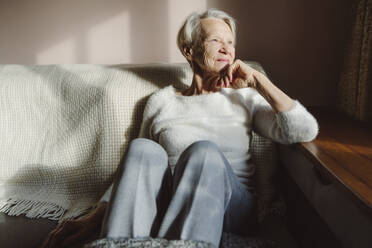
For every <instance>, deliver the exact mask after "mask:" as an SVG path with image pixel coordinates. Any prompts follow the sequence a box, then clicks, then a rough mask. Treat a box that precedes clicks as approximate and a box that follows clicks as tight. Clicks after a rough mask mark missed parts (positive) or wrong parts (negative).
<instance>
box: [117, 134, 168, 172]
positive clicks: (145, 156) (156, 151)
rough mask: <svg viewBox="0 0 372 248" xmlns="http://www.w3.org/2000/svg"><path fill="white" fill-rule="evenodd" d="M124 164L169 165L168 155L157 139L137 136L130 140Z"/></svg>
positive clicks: (138, 165) (137, 165)
mask: <svg viewBox="0 0 372 248" xmlns="http://www.w3.org/2000/svg"><path fill="white" fill-rule="evenodd" d="M124 161H125V162H124ZM122 164H123V165H124V164H126V165H125V166H128V165H133V166H136V167H140V166H147V165H148V166H156V165H162V166H163V167H166V166H167V165H168V155H167V153H166V151H165V150H164V149H163V147H162V146H161V145H159V144H158V143H156V142H155V141H152V140H150V139H144V138H137V139H134V140H132V141H131V142H130V144H129V146H128V150H127V152H126V155H125V158H124V160H123V163H122Z"/></svg>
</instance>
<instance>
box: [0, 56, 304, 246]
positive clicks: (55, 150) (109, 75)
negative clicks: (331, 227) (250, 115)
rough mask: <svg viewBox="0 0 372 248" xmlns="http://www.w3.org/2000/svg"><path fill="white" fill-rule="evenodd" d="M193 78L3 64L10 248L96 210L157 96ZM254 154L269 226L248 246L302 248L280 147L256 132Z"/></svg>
mask: <svg viewBox="0 0 372 248" xmlns="http://www.w3.org/2000/svg"><path fill="white" fill-rule="evenodd" d="M246 63H248V64H249V65H250V66H252V67H253V68H255V69H257V70H260V71H262V72H264V70H263V68H262V67H261V65H260V64H258V63H257V62H253V61H247V62H246ZM264 73H265V72H264ZM191 79H192V71H191V69H190V68H189V66H188V64H186V63H179V64H137V65H133V64H127V65H84V64H76V65H35V66H31V65H0V166H1V167H0V168H1V170H0V184H1V185H2V187H1V189H0V212H1V213H0V244H1V247H39V246H40V244H41V243H42V241H43V239H44V238H45V237H46V235H47V234H48V233H49V232H50V231H51V230H52V229H53V228H55V227H56V225H58V223H59V222H61V221H62V220H63V219H70V218H78V217H80V216H83V215H84V214H85V213H86V212H87V211H89V210H90V209H91V208H92V206H94V204H95V203H96V202H97V201H98V199H99V198H100V197H101V196H102V194H103V193H104V191H105V189H106V188H107V187H108V186H109V185H110V183H111V182H112V178H113V175H114V173H115V169H116V166H117V165H118V163H119V161H120V158H121V156H122V155H123V153H124V152H125V149H126V147H127V145H128V143H129V142H130V141H131V140H132V139H134V138H135V137H137V135H138V132H139V127H140V123H141V119H142V112H143V109H144V106H145V104H146V101H147V99H148V97H149V96H150V95H151V93H153V92H154V91H155V90H157V89H159V88H162V87H165V86H167V85H169V84H173V85H175V86H176V87H177V88H185V87H187V85H188V84H189V83H190V82H191ZM251 147H252V155H253V160H254V162H255V164H256V189H257V192H256V194H257V199H258V211H257V213H258V214H257V219H258V223H259V224H258V227H257V232H255V233H253V234H252V236H251V237H245V238H246V239H245V242H246V243H244V244H247V246H246V247H266V246H260V245H259V244H260V241H265V240H267V241H270V242H273V243H275V244H276V245H277V246H278V247H297V245H296V242H295V240H294V239H293V237H292V236H291V234H290V233H289V232H288V230H287V228H286V222H285V220H286V206H285V203H284V201H283V199H282V197H281V192H280V190H279V187H278V180H277V176H278V171H279V169H280V168H279V167H280V165H279V161H278V149H277V145H276V144H275V143H273V142H271V141H270V140H268V139H266V138H264V137H261V136H259V135H257V134H255V133H253V140H252V145H251ZM224 237H226V240H228V239H229V238H230V239H231V236H229V234H224ZM96 238H97V234H92V238H91V240H89V241H92V240H94V239H96ZM251 241H252V242H251ZM86 242H88V241H86ZM247 242H248V243H247ZM249 242H251V244H249ZM261 243H262V242H261ZM263 243H265V242H263ZM240 244H243V243H240ZM82 245H83V244H81V245H79V247H80V246H82ZM96 245H97V244H96ZM132 245H133V244H132ZM97 247H109V246H107V245H106V246H102V245H101V246H97ZM110 247H111V246H110ZM120 247H124V246H120ZM127 247H130V245H129V246H127ZM133 247H134V246H133ZM135 247H137V246H135ZM138 247H145V246H138ZM146 247H147V246H146ZM172 247H173V246H172ZM177 247H178V246H177ZM235 247H241V246H235Z"/></svg>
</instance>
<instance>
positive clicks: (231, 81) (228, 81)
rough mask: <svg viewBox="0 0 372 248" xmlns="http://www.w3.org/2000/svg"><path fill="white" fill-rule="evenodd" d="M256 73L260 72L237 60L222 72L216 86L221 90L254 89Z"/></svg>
mask: <svg viewBox="0 0 372 248" xmlns="http://www.w3.org/2000/svg"><path fill="white" fill-rule="evenodd" d="M258 73H260V72H258V71H256V70H255V69H253V68H252V67H250V66H249V65H247V64H246V63H244V62H243V61H241V60H239V59H237V60H235V61H234V62H233V63H232V64H231V65H229V66H228V67H227V68H226V69H225V70H224V71H223V73H222V76H221V77H220V79H219V80H218V83H217V85H218V86H219V87H221V88H234V89H240V88H247V87H251V88H256V83H257V78H256V75H257V74H258Z"/></svg>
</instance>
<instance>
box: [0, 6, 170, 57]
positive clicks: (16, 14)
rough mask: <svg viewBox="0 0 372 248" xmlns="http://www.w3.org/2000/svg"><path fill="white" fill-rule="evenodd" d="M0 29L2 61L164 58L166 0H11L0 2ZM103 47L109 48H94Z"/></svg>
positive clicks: (166, 45) (166, 25) (166, 18)
mask: <svg viewBox="0 0 372 248" xmlns="http://www.w3.org/2000/svg"><path fill="white" fill-rule="evenodd" d="M108 4H109V5H108ZM62 13H63V14H62ZM120 27H123V29H122V30H118V29H119V28H120ZM0 31H1V33H2V34H3V35H4V36H2V43H0V63H4V64H9V63H21V64H43V63H48V64H49V63H66V62H67V63H99V64H102V63H114V62H115V61H117V63H122V62H123V58H124V60H127V61H131V63H138V62H142V61H150V60H155V61H164V60H167V57H168V47H169V44H168V0H158V1H143V0H140V1H130V0H125V1H110V3H107V2H103V1H99V0H79V1H45V0H35V1H32V2H31V1H22V3H20V2H19V1H11V0H7V1H2V7H1V8H0ZM118 31H119V32H118ZM5 34H6V35H5ZM154 34H156V35H154ZM107 36H112V39H109V38H108V37H107ZM123 43H124V44H123ZM151 45H153V46H151ZM154 47H156V49H154ZM105 48H106V49H107V51H108V52H107V53H105V51H101V52H99V53H97V52H96V53H95V52H94V50H97V49H100V50H101V49H102V50H104V49H105ZM110 51H111V52H110ZM113 51H116V52H113ZM108 54H109V55H108ZM51 60H52V62H51ZM43 61H44V62H43ZM95 61H96V62H95Z"/></svg>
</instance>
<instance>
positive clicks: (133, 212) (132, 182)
mask: <svg viewBox="0 0 372 248" xmlns="http://www.w3.org/2000/svg"><path fill="white" fill-rule="evenodd" d="M170 179H171V173H170V169H169V167H168V156H167V154H166V152H165V151H164V149H163V148H162V147H161V146H160V145H159V144H157V143H155V142H154V141H151V140H148V139H142V138H139V139H135V140H133V141H132V142H131V143H130V145H129V148H128V150H127V154H126V156H125V157H123V159H122V161H121V163H120V166H119V168H118V172H117V175H116V179H115V183H114V189H113V193H112V195H111V199H110V202H109V205H108V209H107V212H106V215H105V218H104V221H103V227H102V232H101V237H110V238H118V237H148V236H150V233H151V229H152V226H153V223H154V220H155V219H156V218H157V212H158V208H163V207H162V206H159V204H160V203H162V202H163V200H162V199H159V198H158V197H160V196H161V195H162V194H160V191H162V190H163V189H164V188H169V187H170V185H171V181H170ZM168 183H169V185H166V184H168Z"/></svg>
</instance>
